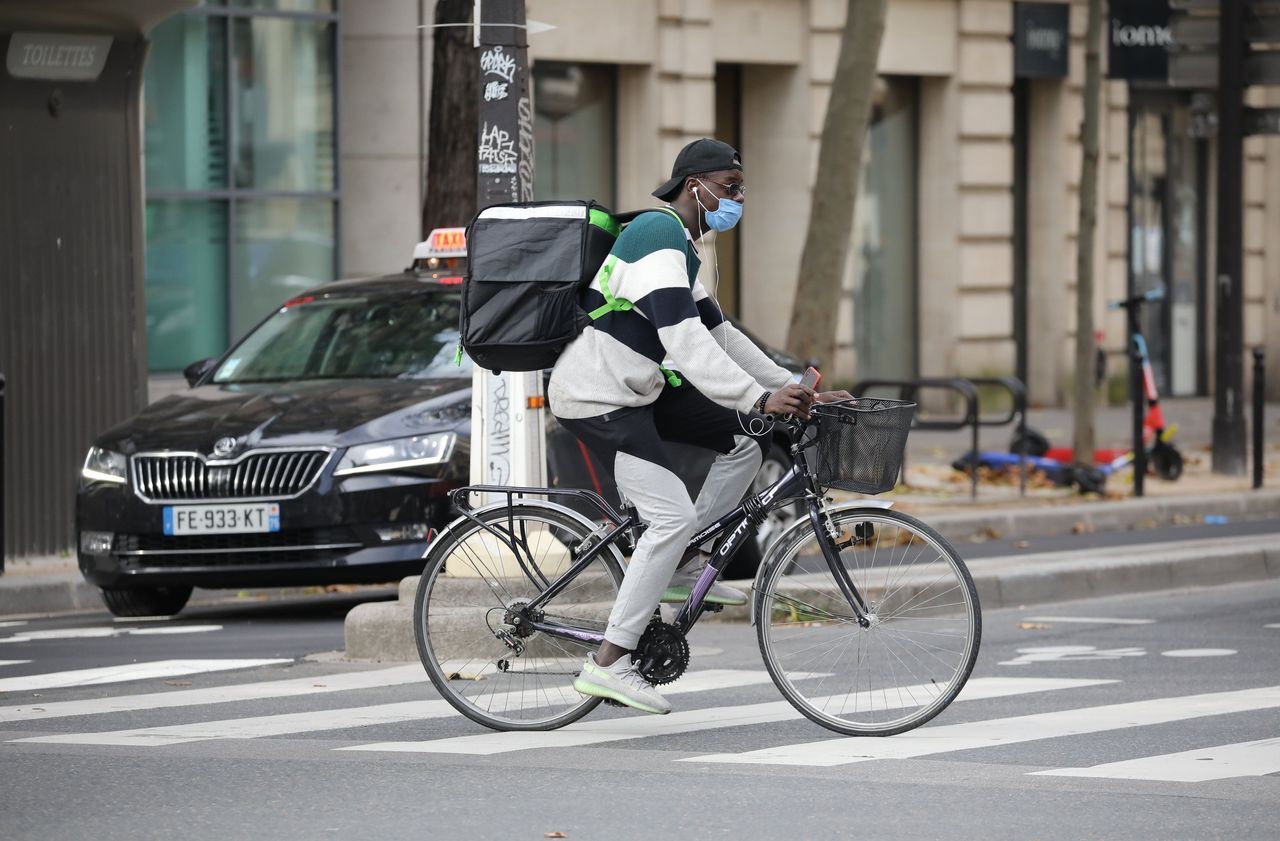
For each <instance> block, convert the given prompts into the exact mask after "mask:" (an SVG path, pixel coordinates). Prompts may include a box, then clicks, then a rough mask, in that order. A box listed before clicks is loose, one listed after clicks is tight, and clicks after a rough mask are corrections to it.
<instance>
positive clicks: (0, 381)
mask: <svg viewBox="0 0 1280 841" xmlns="http://www.w3.org/2000/svg"><path fill="white" fill-rule="evenodd" d="M4 386H5V380H4V374H0V575H3V574H4Z"/></svg>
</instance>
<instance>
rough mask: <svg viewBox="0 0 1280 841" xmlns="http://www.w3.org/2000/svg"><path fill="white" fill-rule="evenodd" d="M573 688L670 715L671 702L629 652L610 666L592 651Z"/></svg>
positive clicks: (641, 708)
mask: <svg viewBox="0 0 1280 841" xmlns="http://www.w3.org/2000/svg"><path fill="white" fill-rule="evenodd" d="M573 688H574V689H576V690H577V691H579V692H581V693H582V694H583V695H592V696H594V697H596V698H608V699H609V700H611V701H617V702H618V703H619V704H626V705H627V706H628V707H634V708H636V709H637V710H641V711H643V712H647V713H656V714H657V715H666V714H667V713H669V712H671V703H670V702H669V701H668V700H667V699H666V698H663V697H662V696H661V695H659V694H658V690H656V689H654V688H653V687H652V686H651V685H649V682H648V681H647V680H645V679H644V678H643V677H641V675H640V673H639V672H638V671H636V667H635V665H634V664H633V663H632V662H631V657H629V656H625V655H624V656H622V657H619V658H618V659H617V661H616V662H614V663H613V664H612V665H610V666H601V665H600V664H599V663H597V662H596V655H595V652H594V651H593V652H592V653H590V654H588V655H587V661H586V662H585V663H583V664H582V671H581V672H579V673H578V677H577V679H576V680H574V682H573Z"/></svg>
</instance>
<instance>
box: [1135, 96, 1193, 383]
mask: <svg viewBox="0 0 1280 841" xmlns="http://www.w3.org/2000/svg"><path fill="white" fill-rule="evenodd" d="M1190 122H1191V120H1190V109H1189V107H1188V105H1187V103H1186V101H1185V100H1184V99H1182V98H1181V97H1177V96H1175V95H1172V94H1157V93H1154V92H1142V91H1135V92H1134V98H1133V106H1132V108H1131V111H1130V134H1129V139H1130V156H1129V160H1130V180H1129V226H1130V236H1129V288H1130V294H1133V295H1139V294H1142V293H1144V292H1148V291H1151V290H1155V289H1159V290H1161V291H1163V292H1164V294H1165V298H1164V300H1163V301H1161V302H1159V303H1153V304H1147V305H1146V306H1145V307H1144V312H1143V316H1142V322H1141V323H1142V332H1143V335H1144V336H1145V337H1146V340H1147V348H1148V352H1149V353H1150V355H1151V365H1152V369H1153V371H1154V373H1155V377H1156V387H1157V388H1158V389H1159V390H1160V393H1161V394H1167V395H1192V394H1200V393H1202V392H1203V389H1204V367H1203V362H1202V357H1203V354H1204V338H1203V337H1204V328H1203V323H1204V306H1203V299H1204V295H1203V289H1204V284H1203V276H1204V274H1203V259H1202V258H1203V247H1202V244H1203V241H1204V213H1203V208H1202V206H1201V202H1200V199H1199V197H1200V196H1201V195H1203V180H1204V176H1203V173H1204V170H1205V162H1204V159H1205V152H1204V148H1203V143H1204V142H1203V141H1202V140H1197V139H1196V138H1194V137H1192V136H1191V133H1190Z"/></svg>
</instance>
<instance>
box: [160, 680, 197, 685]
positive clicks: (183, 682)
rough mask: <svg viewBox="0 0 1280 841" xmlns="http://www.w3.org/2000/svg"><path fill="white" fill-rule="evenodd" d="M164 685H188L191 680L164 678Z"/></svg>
mask: <svg viewBox="0 0 1280 841" xmlns="http://www.w3.org/2000/svg"><path fill="white" fill-rule="evenodd" d="M164 685H165V686H190V685H191V681H189V680H166V681H165V682H164Z"/></svg>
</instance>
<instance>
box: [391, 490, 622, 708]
mask: <svg viewBox="0 0 1280 841" xmlns="http://www.w3.org/2000/svg"><path fill="white" fill-rule="evenodd" d="M475 517H476V520H478V522H476V521H473V520H468V519H463V520H458V521H457V522H455V523H454V524H453V525H452V526H450V527H449V529H448V530H447V531H445V532H444V533H443V534H441V535H440V537H439V538H437V540H436V541H435V542H434V543H432V545H431V547H430V548H429V549H428V550H427V556H426V561H427V562H426V566H425V567H424V569H423V572H422V579H421V581H420V582H419V584H418V595H417V599H416V600H415V603H414V635H415V637H416V639H417V643H418V654H419V656H420V657H421V658H422V664H423V666H424V667H425V668H426V670H427V674H428V676H430V678H431V682H432V683H434V684H435V686H436V689H438V690H439V691H440V694H441V695H442V696H443V697H444V699H445V700H446V701H448V702H449V703H450V704H452V705H453V706H454V707H455V708H456V709H457V710H458V711H459V712H461V713H462V714H463V715H465V716H467V717H468V718H470V719H472V720H473V721H477V722H479V723H480V724H483V725H485V726H486V727H492V728H493V729H495V730H552V729H555V728H557V727H562V726H564V725H566V724H568V723H570V722H572V721H576V720H578V719H579V718H581V717H582V716H584V715H586V714H587V713H588V712H590V711H591V710H592V709H593V708H594V707H595V706H596V705H597V704H599V703H600V699H599V698H589V697H585V696H583V695H580V694H578V693H577V692H576V691H574V688H573V681H574V678H575V677H576V676H577V673H578V671H579V669H580V668H581V667H582V662H583V660H584V659H585V658H586V656H587V653H588V652H589V651H594V650H595V648H596V644H595V643H587V642H578V641H575V640H568V639H563V638H560V637H553V636H550V635H548V634H545V633H543V632H540V631H535V630H533V629H532V628H530V627H529V626H528V624H527V623H525V622H522V621H516V620H518V619H519V612H518V611H519V609H520V608H522V607H524V606H525V605H528V604H529V603H530V602H531V601H532V600H533V599H534V598H535V597H537V596H538V595H539V594H540V593H541V592H542V591H543V590H544V589H546V587H547V585H548V584H549V583H550V582H552V581H555V580H556V578H557V577H559V576H560V575H561V574H562V573H563V572H565V571H566V570H567V569H568V568H569V566H570V565H571V564H572V563H573V561H574V559H576V558H577V557H580V556H581V552H582V551H585V549H586V546H587V544H588V543H594V542H595V540H597V539H598V536H596V537H591V535H592V534H593V529H592V528H591V526H589V525H588V524H587V523H585V522H583V521H582V520H580V519H578V518H577V517H574V516H572V515H571V514H569V513H566V512H565V511H564V510H562V509H559V508H557V507H555V506H548V505H543V504H540V503H538V502H520V503H517V504H515V505H513V506H511V507H510V508H508V506H506V505H503V506H499V507H495V508H492V509H489V510H482V511H479V512H477V513H476V515H475ZM589 538H590V539H589ZM621 583H622V566H621V558H620V556H619V555H618V554H617V550H616V549H615V548H613V547H612V546H610V547H606V548H605V550H604V551H602V552H601V553H600V554H599V556H598V557H597V558H596V559H595V560H594V561H592V563H591V564H590V566H588V567H587V568H586V569H585V570H584V571H582V572H581V573H579V574H578V575H577V576H576V577H575V578H574V579H573V581H571V582H570V583H569V585H568V586H567V587H566V588H565V589H564V590H563V591H562V592H560V593H559V594H557V595H556V597H555V598H553V599H551V600H550V601H549V602H547V603H546V604H545V605H543V606H542V607H541V609H540V611H539V614H540V616H542V618H544V619H545V620H547V621H553V622H556V623H562V624H567V625H571V626H574V627H578V628H585V629H588V630H592V631H600V632H601V633H603V631H604V628H605V625H606V623H607V620H608V617H609V611H610V610H611V609H612V607H613V600H614V597H615V596H616V595H617V592H618V587H619V586H620V584H621Z"/></svg>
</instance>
